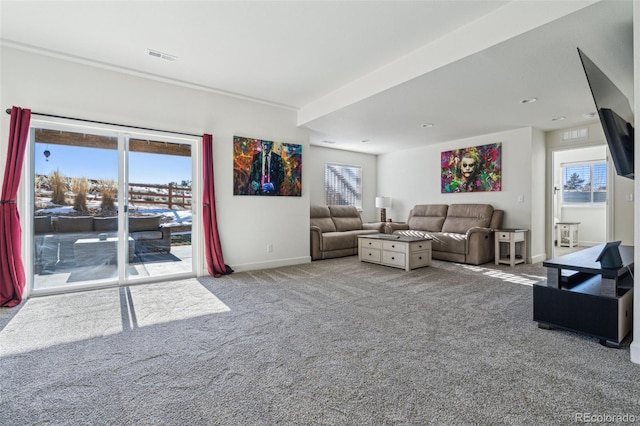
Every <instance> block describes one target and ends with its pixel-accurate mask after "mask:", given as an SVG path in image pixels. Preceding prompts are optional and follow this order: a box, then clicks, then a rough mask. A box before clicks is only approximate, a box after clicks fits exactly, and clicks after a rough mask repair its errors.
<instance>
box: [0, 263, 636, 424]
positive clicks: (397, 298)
mask: <svg viewBox="0 0 640 426" xmlns="http://www.w3.org/2000/svg"><path fill="white" fill-rule="evenodd" d="M544 275H545V271H544V268H542V267H541V266H540V265H521V266H518V267H516V268H513V269H512V268H509V267H507V266H501V267H495V266H494V265H491V264H488V265H483V266H482V267H471V266H464V265H459V264H455V263H448V262H438V261H434V262H433V265H432V266H431V267H428V268H422V269H417V270H414V271H411V272H408V273H407V272H405V271H403V270H400V269H394V268H388V267H384V266H379V265H373V264H366V263H360V262H358V260H357V258H356V257H348V258H341V259H335V260H324V261H318V262H313V263H311V264H307V265H302V266H295V267H285V268H278V269H271V270H264V271H258V272H245V273H236V274H233V275H230V276H227V277H223V278H220V279H213V278H208V277H207V278H203V279H200V280H195V279H189V280H182V281H177V282H168V283H161V284H153V285H140V286H134V287H127V288H119V289H107V290H97V291H91V292H85V293H75V294H68V295H63V296H49V297H43V298H33V299H30V300H28V301H27V302H26V303H23V304H22V305H21V306H20V307H19V308H14V309H0V327H2V331H0V373H1V374H2V379H1V382H0V386H1V393H0V424H11V425H27V424H43V425H63V424H69V425H77V424H91V425H107V424H118V425H139V424H141V425H184V424H190V425H254V424H255V425H273V424H291V425H294V424H295V425H298V424H335V425H345V424H349V425H351V424H353V425H360V424H373V425H377V424H570V423H574V421H575V420H576V414H577V413H591V414H596V415H625V414H626V415H634V416H636V419H638V420H640V408H639V407H640V380H638V377H639V374H640V366H638V365H635V364H632V363H631V362H630V361H629V342H628V340H627V341H625V344H624V345H623V348H622V349H611V348H606V347H603V346H601V345H599V344H598V341H597V339H593V338H589V337H584V336H582V335H579V334H575V333H570V332H565V331H558V330H553V331H549V330H542V329H539V328H537V324H536V323H534V322H533V321H532V289H531V286H530V285H531V283H532V282H535V281H538V280H540V279H543V278H544ZM579 415H581V414H579Z"/></svg>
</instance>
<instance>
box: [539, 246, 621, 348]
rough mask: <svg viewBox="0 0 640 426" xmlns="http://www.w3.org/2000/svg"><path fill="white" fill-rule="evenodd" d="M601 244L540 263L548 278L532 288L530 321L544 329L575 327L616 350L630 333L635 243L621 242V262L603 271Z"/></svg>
mask: <svg viewBox="0 0 640 426" xmlns="http://www.w3.org/2000/svg"><path fill="white" fill-rule="evenodd" d="M603 247H604V244H602V245H598V246H595V247H591V248H588V249H585V250H580V251H578V252H575V253H571V254H568V255H566V256H560V257H557V258H554V259H550V260H547V261H545V262H543V263H542V264H543V266H545V267H546V268H547V281H546V283H545V282H542V283H539V284H536V285H534V286H533V320H534V321H537V322H538V327H540V328H545V329H553V328H556V327H557V328H561V329H566V330H572V331H577V332H580V333H584V334H587V335H590V336H594V337H596V338H598V339H599V340H600V343H601V344H602V345H605V346H608V347H614V348H619V347H620V344H621V342H622V341H623V340H624V338H625V337H626V336H627V334H629V331H631V325H632V314H633V266H634V265H633V247H632V246H620V247H619V250H620V256H621V258H622V266H621V267H620V268H614V269H603V268H601V267H600V263H599V262H596V258H597V257H598V255H599V254H600V252H601V251H602V249H603Z"/></svg>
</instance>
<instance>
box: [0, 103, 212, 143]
mask: <svg viewBox="0 0 640 426" xmlns="http://www.w3.org/2000/svg"><path fill="white" fill-rule="evenodd" d="M6 113H7V114H9V115H11V108H7V110H6ZM31 115H41V116H43V117H52V118H63V119H65V120H75V121H84V122H85V123H93V124H106V125H109V126H119V127H128V128H130V129H136V130H150V131H152V132H163V133H172V134H174V135H182V136H195V137H197V138H201V137H202V135H194V134H193V133H183V132H172V131H169V130H162V129H152V128H149V127H138V126H130V125H127V124H118V123H109V122H108V121H96V120H85V119H84V118H74V117H65V116H63V115H54V114H43V113H41V112H33V111H32V112H31Z"/></svg>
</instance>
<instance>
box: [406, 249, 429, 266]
mask: <svg viewBox="0 0 640 426" xmlns="http://www.w3.org/2000/svg"><path fill="white" fill-rule="evenodd" d="M429 265H431V250H425V251H418V252H414V253H411V269H413V268H419V267H421V266H429Z"/></svg>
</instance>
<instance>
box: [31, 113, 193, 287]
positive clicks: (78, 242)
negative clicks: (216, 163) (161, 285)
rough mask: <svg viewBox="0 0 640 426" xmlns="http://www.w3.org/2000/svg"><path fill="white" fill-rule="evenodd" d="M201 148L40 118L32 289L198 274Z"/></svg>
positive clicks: (34, 144) (35, 131)
mask: <svg viewBox="0 0 640 426" xmlns="http://www.w3.org/2000/svg"><path fill="white" fill-rule="evenodd" d="M193 142H195V141H189V140H176V138H172V137H169V136H161V137H158V136H157V135H150V134H142V133H139V132H124V131H123V130H120V129H104V128H95V127H90V126H79V125H72V124H60V123H55V124H54V123H38V122H35V123H34V124H33V127H32V129H31V150H30V152H31V165H32V167H31V170H32V171H33V176H32V182H33V184H32V194H33V203H32V206H33V209H32V216H33V218H32V219H33V232H32V233H31V238H32V250H33V264H32V271H33V286H32V290H33V293H34V294H38V293H39V292H42V293H47V292H59V291H65V290H76V289H79V288H95V287H97V286H112V285H118V284H127V283H131V282H135V281H153V280H158V279H164V278H167V277H172V276H181V275H194V271H195V270H194V264H193V249H192V247H193V245H192V242H191V235H192V234H191V218H192V210H191V209H192V205H193V204H194V200H193V199H192V181H193V179H192V176H193V170H192V161H193V160H192V156H191V151H192V145H193Z"/></svg>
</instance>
